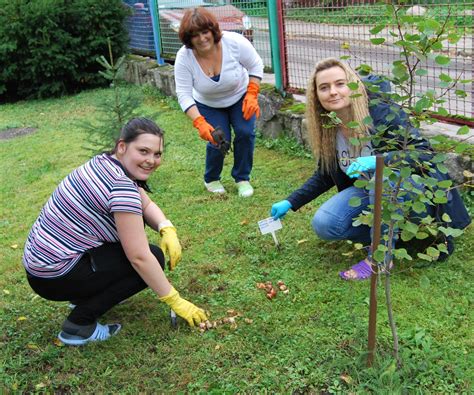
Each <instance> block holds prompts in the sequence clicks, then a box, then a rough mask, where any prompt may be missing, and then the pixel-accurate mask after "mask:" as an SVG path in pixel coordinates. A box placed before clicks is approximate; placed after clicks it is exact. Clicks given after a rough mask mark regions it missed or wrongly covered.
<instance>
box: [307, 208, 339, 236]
mask: <svg viewBox="0 0 474 395" xmlns="http://www.w3.org/2000/svg"><path fill="white" fill-rule="evenodd" d="M311 226H312V227H313V230H314V233H316V235H317V236H318V237H319V238H320V239H323V240H336V239H337V238H336V237H334V233H335V232H334V229H333V227H334V221H333V220H331V218H329V216H328V215H327V213H326V212H324V211H322V210H318V211H316V213H315V214H314V217H313V219H312V221H311Z"/></svg>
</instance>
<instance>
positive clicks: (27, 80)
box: [0, 0, 128, 100]
mask: <svg viewBox="0 0 474 395" xmlns="http://www.w3.org/2000/svg"><path fill="white" fill-rule="evenodd" d="M127 13H128V11H127V9H126V8H125V7H124V6H123V5H122V2H121V1H120V0H110V1H107V2H105V1H104V2H102V1H95V0H75V1H71V0H37V1H28V0H15V1H5V0H0V99H1V100H16V99H21V98H41V97H48V96H58V95H62V94H65V93H71V92H76V91H79V90H81V89H84V88H86V87H94V86H100V85H103V84H104V80H103V78H101V77H100V76H99V74H98V73H97V72H98V70H99V68H100V66H99V64H98V63H97V62H96V58H97V57H98V56H101V55H107V53H108V49H107V48H108V47H107V38H108V37H110V39H111V41H112V47H113V48H114V51H115V52H114V56H115V57H117V58H118V57H119V56H120V55H122V54H123V53H124V51H125V49H126V47H127V40H128V38H127V32H126V31H125V29H124V24H123V23H124V19H125V17H126V16H127Z"/></svg>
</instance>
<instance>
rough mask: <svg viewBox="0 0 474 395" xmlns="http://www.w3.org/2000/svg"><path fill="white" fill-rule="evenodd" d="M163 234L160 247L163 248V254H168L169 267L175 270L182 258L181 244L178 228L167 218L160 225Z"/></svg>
mask: <svg viewBox="0 0 474 395" xmlns="http://www.w3.org/2000/svg"><path fill="white" fill-rule="evenodd" d="M158 229H159V230H160V235H161V243H160V248H161V249H162V250H163V254H165V255H168V256H169V258H170V260H169V263H168V265H169V269H170V270H174V268H175V267H176V266H177V265H178V262H179V261H180V260H181V244H180V243H179V240H178V235H177V234H176V228H175V227H174V226H173V224H172V223H171V221H169V220H166V221H164V222H162V223H161V224H159V225H158Z"/></svg>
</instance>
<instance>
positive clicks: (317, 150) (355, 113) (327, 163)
mask: <svg viewBox="0 0 474 395" xmlns="http://www.w3.org/2000/svg"><path fill="white" fill-rule="evenodd" d="M332 67H340V68H341V69H342V70H344V72H345V73H346V78H347V82H348V83H350V82H355V83H357V84H358V85H359V86H358V88H357V89H356V90H354V91H352V94H353V95H356V94H358V95H357V97H354V98H351V120H352V121H355V122H357V123H358V124H359V126H358V127H357V128H355V129H354V128H351V129H350V130H351V134H352V136H351V137H363V136H367V135H369V129H368V126H367V125H365V124H364V122H363V121H364V119H365V118H366V117H368V116H369V108H368V98H367V92H366V90H365V87H364V84H363V83H362V81H361V80H360V78H359V76H358V75H357V73H356V72H355V71H354V70H353V69H352V68H351V67H349V66H348V65H346V64H345V63H343V62H341V61H340V60H338V59H336V58H327V59H323V60H321V61H320V62H318V63H317V64H316V66H315V68H314V71H313V73H312V74H311V77H310V78H309V81H308V87H307V90H306V122H307V129H308V136H309V142H310V145H311V149H312V151H313V155H314V157H315V159H316V163H319V166H320V168H321V170H322V171H323V172H325V173H327V172H329V171H330V170H331V168H333V167H334V166H336V165H337V156H336V133H337V126H329V127H328V126H327V124H328V123H329V118H328V117H327V116H325V115H326V114H328V111H327V110H325V109H324V108H323V106H322V105H321V102H320V101H319V99H318V94H317V82H316V77H317V74H318V73H319V72H321V71H323V70H327V69H330V68H332ZM323 125H324V126H323ZM354 149H355V150H357V147H354ZM359 150H360V148H359Z"/></svg>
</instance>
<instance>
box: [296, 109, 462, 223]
mask: <svg viewBox="0 0 474 395" xmlns="http://www.w3.org/2000/svg"><path fill="white" fill-rule="evenodd" d="M392 106H393V104H392ZM369 112H370V116H371V117H372V120H373V126H374V128H373V129H371V134H372V136H373V138H372V146H373V148H374V151H375V152H374V153H375V154H383V155H384V162H385V163H386V164H391V163H393V162H397V161H399V160H401V159H403V160H405V161H408V162H409V163H412V164H413V166H414V167H415V166H416V165H415V162H419V161H429V160H430V159H431V158H432V157H433V150H432V148H431V146H430V143H429V142H428V141H427V140H426V139H424V138H423V137H422V136H421V134H420V131H419V130H418V129H416V128H414V127H413V126H412V125H411V124H410V122H409V119H408V117H407V115H406V113H405V112H403V111H402V110H401V109H400V110H399V111H396V112H394V111H393V110H392V108H391V105H390V104H389V103H386V102H383V101H379V102H378V103H376V104H375V105H371V106H369ZM390 113H392V114H394V115H392V117H394V118H393V119H391V120H390V121H387V116H388V115H389V114H390ZM399 127H403V128H406V129H408V130H409V131H410V141H409V143H410V144H413V145H415V146H416V148H417V150H416V158H410V157H408V156H406V154H405V152H403V151H397V150H393V149H391V150H388V149H389V148H388V147H387V146H386V143H385V141H386V138H387V137H388V138H390V137H396V136H394V135H392V133H391V132H392V131H394V130H398V129H399ZM380 137H383V139H380ZM415 159H416V161H415ZM432 177H434V178H436V179H437V180H438V181H442V180H449V176H448V175H447V174H442V173H441V172H439V171H438V170H435V171H433V173H432ZM355 180H356V179H353V178H350V177H348V176H347V175H346V174H345V173H344V172H343V171H342V170H341V169H340V168H339V166H333V168H332V169H331V170H330V171H329V173H325V172H323V171H322V170H321V169H320V166H318V168H317V169H316V171H315V172H314V173H313V175H312V176H311V177H310V178H309V179H308V180H307V181H306V182H305V183H304V184H303V185H302V186H301V187H300V188H298V189H297V190H296V191H294V192H293V193H292V194H291V195H290V196H288V197H287V200H288V201H289V202H290V203H291V206H292V210H293V211H296V210H298V209H299V208H300V207H302V206H304V205H305V204H306V203H309V202H310V201H312V200H314V199H316V198H317V197H318V196H319V195H321V194H323V193H324V192H326V191H328V190H329V189H331V188H332V187H334V186H336V188H337V190H338V191H342V190H344V189H346V188H348V187H350V186H352V185H353V184H354V182H355ZM444 213H446V214H448V215H449V216H450V218H451V220H452V222H451V223H450V224H449V226H450V227H453V228H457V229H464V228H465V227H466V226H467V225H469V224H470V223H471V218H470V217H469V213H468V212H467V210H466V207H465V206H464V203H463V201H462V199H461V196H460V195H459V192H458V190H457V189H452V190H450V191H449V192H448V202H447V203H445V204H439V205H437V207H436V217H437V220H438V221H441V217H442V215H443V214H444Z"/></svg>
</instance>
